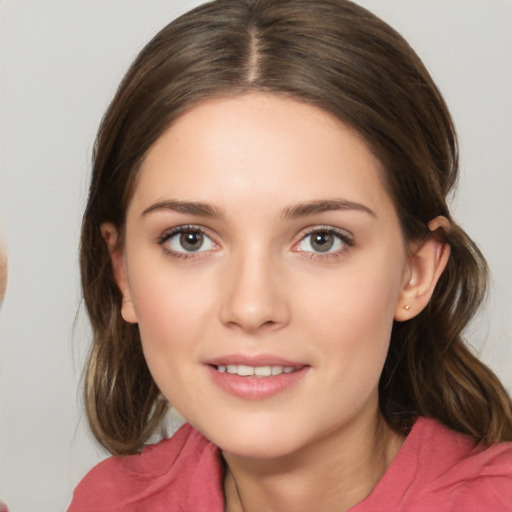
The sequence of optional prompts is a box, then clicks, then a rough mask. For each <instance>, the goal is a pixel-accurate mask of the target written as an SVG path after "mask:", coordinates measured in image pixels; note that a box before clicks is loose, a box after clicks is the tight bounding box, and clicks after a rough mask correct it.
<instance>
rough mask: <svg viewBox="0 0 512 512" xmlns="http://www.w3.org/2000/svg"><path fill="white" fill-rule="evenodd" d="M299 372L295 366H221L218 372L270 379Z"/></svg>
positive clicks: (218, 367)
mask: <svg viewBox="0 0 512 512" xmlns="http://www.w3.org/2000/svg"><path fill="white" fill-rule="evenodd" d="M296 370H298V368H297V367H294V366H247V365H245V364H228V365H224V364H219V365H218V366H217V371H219V372H221V373H230V374H232V375H239V376H240V377H251V376H256V377H270V376H274V375H281V374H282V373H293V372H294V371H296Z"/></svg>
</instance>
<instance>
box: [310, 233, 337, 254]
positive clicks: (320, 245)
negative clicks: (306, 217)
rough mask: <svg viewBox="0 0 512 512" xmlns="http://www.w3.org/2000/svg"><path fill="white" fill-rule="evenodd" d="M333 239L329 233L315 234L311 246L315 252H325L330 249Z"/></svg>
mask: <svg viewBox="0 0 512 512" xmlns="http://www.w3.org/2000/svg"><path fill="white" fill-rule="evenodd" d="M333 244H334V237H333V236H332V235H331V234H330V233H322V232H320V233H316V234H315V235H313V237H312V239H311V245H312V247H313V249H315V251H318V252H326V251H328V250H329V249H331V248H332V246H333Z"/></svg>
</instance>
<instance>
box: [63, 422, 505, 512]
mask: <svg viewBox="0 0 512 512" xmlns="http://www.w3.org/2000/svg"><path fill="white" fill-rule="evenodd" d="M223 478H224V470H223V467H222V463H221V457H220V453H219V449H218V448H217V447H216V446H215V445H213V444H212V443H210V442H209V441H208V440H207V439H206V438H205V437H204V436H202V435H201V434H200V433H199V432H197V430H195V429H193V428H192V427H191V426H190V425H188V424H186V425H184V426H183V427H181V428H180V430H178V432H176V434H174V436H172V437H171V438H170V439H167V440H165V441H162V442H160V443H158V444H156V445H154V446H150V447H148V448H146V449H145V450H143V452H142V453H141V454H140V455H131V456H128V457H111V458H109V459H107V460H105V461H103V462H101V463H100V464H98V465H97V466H96V467H95V468H93V469H92V470H91V471H90V472H89V473H88V474H87V475H86V476H85V478H84V479H83V480H82V481H81V482H80V484H79V485H78V487H77V488H76V489H75V492H74V497H73V501H72V503H71V505H70V507H69V509H68V512H91V511H94V512H142V511H149V512H164V511H165V512H222V511H223V510H224V500H223ZM388 511H393V512H401V511H402V512H432V511H434V512H511V511H512V444H511V443H502V444H499V445H495V446H492V447H490V448H487V449H482V448H480V447H475V446H474V444H473V441H472V440H471V439H470V438H469V437H467V436H464V435H462V434H458V433H456V432H453V431H452V430H449V429H448V428H446V427H444V426H442V425H441V424H440V423H438V422H437V421H435V420H431V419H426V418H419V419H418V420H417V421H416V423H415V424H414V426H413V428H412V430H411V433H410V434H409V436H408V437H407V439H406V441H405V443H404V444H403V446H402V448H401V449H400V451H399V452H398V454H397V456H396V457H395V459H394V461H393V463H392V464H391V466H390V467H389V468H388V470H387V471H386V473H385V474H384V476H383V477H382V479H381V480H380V482H379V483H378V484H377V486H376V487H375V489H374V490H373V491H372V493H371V494H370V495H369V496H368V497H367V498H366V499H364V500H363V501H361V502H360V503H359V504H358V505H356V506H355V507H353V508H352V509H351V510H350V512H388Z"/></svg>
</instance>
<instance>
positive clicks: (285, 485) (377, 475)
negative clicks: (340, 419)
mask: <svg viewBox="0 0 512 512" xmlns="http://www.w3.org/2000/svg"><path fill="white" fill-rule="evenodd" d="M402 443H403V438H401V437H400V436H398V435H397V434H396V433H394V432H393V431H392V430H391V429H390V428H389V427H388V425H387V424H386V423H385V421H384V419H383V418H382V417H381V416H380V414H379V415H376V416H375V417H374V419H373V421H367V422H359V421H355V422H354V424H353V425H348V426H344V427H343V428H342V429H338V430H336V431H333V432H330V433H329V434H327V435H325V436H324V437H322V438H321V439H318V440H316V441H315V442H313V443H311V444H309V445H307V446H305V447H302V448H301V449H299V450H297V451H296V452H294V453H292V454H289V455H286V456H283V457H278V458H272V459H264V460H262V459H256V458H249V457H238V456H236V455H232V454H227V453H223V456H224V459H225V461H226V464H227V467H226V477H225V482H224V490H225V496H226V511H228V512H241V511H243V512H256V511H261V510H265V511H268V512H273V511H279V512H288V511H290V512H291V511H293V512H309V511H311V510H315V511H319V512H320V511H321V512H330V511H336V512H342V511H347V510H349V509H350V508H351V507H353V506H354V505H356V504H357V503H359V502H360V501H361V500H363V499H364V498H366V497H367V496H368V495H369V494H370V493H371V491H372V489H373V488H374V487H375V485H376V484H377V483H378V481H379V480H380V479H381V478H382V476H383V475H384V473H385V471H386V469H387V468H388V467H389V465H390V464H391V461H392V460H393V458H394V456H395V455H396V453H397V452H398V450H399V449H400V447H401V445H402Z"/></svg>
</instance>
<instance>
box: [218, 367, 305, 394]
mask: <svg viewBox="0 0 512 512" xmlns="http://www.w3.org/2000/svg"><path fill="white" fill-rule="evenodd" d="M208 370H209V372H210V375H211V378H212V379H213V382H214V383H215V384H216V385H217V386H218V387H219V388H221V389H222V390H224V391H227V392H228V393H230V394H232V395H235V396H237V397H239V398H243V399H244V400H263V399H265V398H270V397H272V396H275V395H278V394H279V393H282V392H283V391H286V390H289V389H290V388H291V387H293V386H294V385H295V384H297V383H298V382H299V381H300V380H302V379H303V378H304V377H305V376H306V374H307V373H308V371H309V366H303V367H302V368H300V369H299V370H296V371H294V372H292V373H281V374H280V375H274V376H273V377H241V376H240V375H236V374H231V373H227V372H219V371H218V370H217V369H216V368H214V367H213V366H210V365H208Z"/></svg>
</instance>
